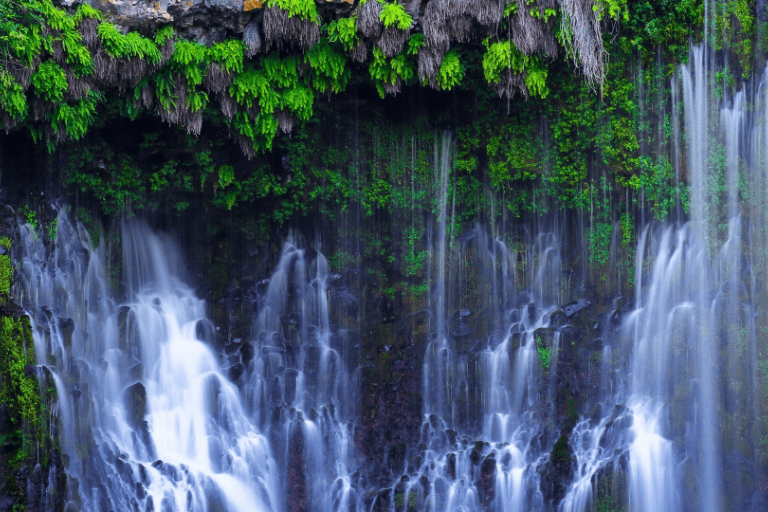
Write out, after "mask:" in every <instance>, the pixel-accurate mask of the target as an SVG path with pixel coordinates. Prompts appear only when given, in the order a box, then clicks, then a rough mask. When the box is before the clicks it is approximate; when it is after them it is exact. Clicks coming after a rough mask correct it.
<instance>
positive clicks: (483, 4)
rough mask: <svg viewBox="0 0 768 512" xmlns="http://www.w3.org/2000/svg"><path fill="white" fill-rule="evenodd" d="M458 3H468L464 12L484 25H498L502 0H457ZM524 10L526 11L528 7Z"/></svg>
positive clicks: (502, 12)
mask: <svg viewBox="0 0 768 512" xmlns="http://www.w3.org/2000/svg"><path fill="white" fill-rule="evenodd" d="M458 3H460V4H468V5H467V8H466V10H465V11H464V14H470V15H472V16H474V17H475V19H476V20H477V22H478V23H480V24H481V25H482V26H484V27H493V26H495V25H498V24H499V23H500V22H501V18H502V16H504V0H470V1H469V2H461V1H460V0H459V2H458ZM525 12H528V9H526V11H525Z"/></svg>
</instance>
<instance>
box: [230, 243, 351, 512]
mask: <svg viewBox="0 0 768 512" xmlns="http://www.w3.org/2000/svg"><path fill="white" fill-rule="evenodd" d="M318 249H319V247H318ZM339 277H340V276H338V275H332V274H331V273H330V271H329V267H328V261H327V259H326V258H325V256H323V254H322V253H321V252H320V251H319V250H314V251H312V250H309V249H306V248H302V244H301V243H300V240H299V238H298V236H297V235H295V234H293V233H291V234H290V235H289V236H288V239H287V240H286V242H285V243H284V244H283V249H282V252H281V254H280V258H279V261H278V263H277V265H276V267H275V270H274V271H273V273H272V275H271V277H270V278H269V279H267V280H265V281H266V282H264V281H263V282H262V283H261V285H262V286H266V289H265V290H264V291H263V293H261V294H260V295H259V299H258V301H259V313H258V315H257V317H256V319H255V321H254V328H253V332H254V334H255V339H254V340H253V346H254V348H255V356H254V357H253V359H252V360H251V361H250V362H249V367H248V377H247V384H246V386H245V393H246V395H247V396H248V397H249V399H248V401H249V407H250V409H251V410H252V412H253V415H254V417H256V418H258V422H259V425H261V427H262V428H263V429H264V431H268V432H269V433H270V434H269V435H270V439H271V441H272V446H273V447H274V449H275V450H276V451H277V452H279V453H280V454H281V457H283V458H284V461H283V463H284V464H288V465H292V466H293V467H296V466H297V465H298V466H299V467H304V468H305V469H304V470H305V474H304V475H297V476H296V477H291V475H290V473H289V482H288V486H291V488H292V489H293V490H292V492H289V493H288V499H289V500H296V503H295V506H297V507H298V506H300V505H306V506H308V507H309V509H311V510H323V511H324V510H340V511H345V510H355V508H356V507H358V506H360V504H359V500H360V496H359V495H358V492H357V490H356V489H357V487H358V485H359V482H357V481H356V480H355V476H353V473H354V470H355V469H356V467H357V465H358V464H359V461H358V460H357V450H356V447H355V444H354V415H355V412H356V407H355V403H356V400H357V388H358V383H357V378H358V377H357V371H356V370H355V368H354V365H353V357H352V355H353V354H352V349H353V347H351V346H350V345H351V344H350V339H351V333H350V332H348V331H345V330H343V329H339V328H338V327H337V326H333V328H332V326H331V320H330V306H329V301H330V295H331V290H330V284H331V282H332V281H335V280H338V279H339ZM342 293H343V291H342ZM347 293H348V292H347ZM301 445H303V446H304V448H303V449H302V448H301ZM292 478H293V480H291V479H292ZM297 486H298V487H299V488H301V487H302V486H306V488H305V489H306V490H305V491H301V492H298V491H297ZM302 492H306V495H305V496H306V498H302V499H301V500H299V498H298V496H299V494H302ZM304 500H307V501H306V503H305V502H304Z"/></svg>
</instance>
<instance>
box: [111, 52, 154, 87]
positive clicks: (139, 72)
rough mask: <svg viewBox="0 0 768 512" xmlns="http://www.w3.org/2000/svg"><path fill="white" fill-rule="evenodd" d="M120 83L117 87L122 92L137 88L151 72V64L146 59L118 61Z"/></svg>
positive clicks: (135, 58)
mask: <svg viewBox="0 0 768 512" xmlns="http://www.w3.org/2000/svg"><path fill="white" fill-rule="evenodd" d="M116 63H117V73H118V81H117V86H118V87H119V88H120V90H121V91H124V90H125V89H126V88H128V87H130V88H133V87H136V86H137V85H138V84H139V82H140V81H141V79H142V78H144V77H145V76H146V75H147V73H148V72H149V64H147V61H145V60H144V59H139V58H137V57H133V58H130V59H116Z"/></svg>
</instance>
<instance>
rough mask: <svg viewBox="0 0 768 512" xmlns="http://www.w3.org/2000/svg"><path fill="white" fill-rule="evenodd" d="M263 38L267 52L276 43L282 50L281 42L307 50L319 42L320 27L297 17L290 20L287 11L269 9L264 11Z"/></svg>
mask: <svg viewBox="0 0 768 512" xmlns="http://www.w3.org/2000/svg"><path fill="white" fill-rule="evenodd" d="M264 38H265V40H266V43H267V50H269V48H270V47H271V46H272V43H276V44H277V47H278V48H282V42H283V41H289V42H291V43H293V44H295V45H297V46H299V47H300V48H305V49H306V48H309V47H311V46H312V45H314V44H315V43H317V42H318V41H319V40H320V27H318V26H317V25H316V24H315V23H313V22H311V21H304V20H301V19H300V18H298V17H293V18H291V17H290V16H288V11H284V10H283V9H280V8H278V7H269V8H267V9H266V10H265V11H264Z"/></svg>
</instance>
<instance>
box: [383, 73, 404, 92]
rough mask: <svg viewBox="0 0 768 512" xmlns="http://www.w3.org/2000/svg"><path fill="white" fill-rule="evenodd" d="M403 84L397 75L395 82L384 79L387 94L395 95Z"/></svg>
mask: <svg viewBox="0 0 768 512" xmlns="http://www.w3.org/2000/svg"><path fill="white" fill-rule="evenodd" d="M402 86H403V81H402V80H400V77H397V78H396V79H395V83H393V84H391V83H389V82H387V81H386V80H384V92H386V93H387V94H391V95H392V96H394V95H395V94H397V93H399V92H400V88H401V87H402Z"/></svg>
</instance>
